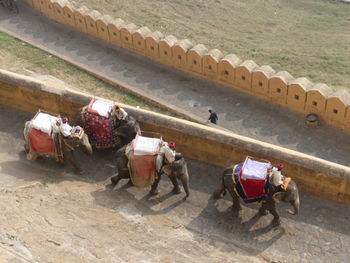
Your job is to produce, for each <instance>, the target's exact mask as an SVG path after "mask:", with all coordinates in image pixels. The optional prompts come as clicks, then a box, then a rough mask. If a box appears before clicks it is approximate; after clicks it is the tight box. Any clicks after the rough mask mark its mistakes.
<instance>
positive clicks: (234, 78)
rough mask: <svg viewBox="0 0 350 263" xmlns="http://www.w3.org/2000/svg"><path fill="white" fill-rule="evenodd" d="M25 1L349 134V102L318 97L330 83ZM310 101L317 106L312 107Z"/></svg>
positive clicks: (56, 1) (61, 6) (49, 2)
mask: <svg viewBox="0 0 350 263" xmlns="http://www.w3.org/2000/svg"><path fill="white" fill-rule="evenodd" d="M25 1H26V2H27V3H28V4H29V5H31V6H32V7H33V8H35V9H37V10H38V11H40V12H42V13H43V14H45V15H46V16H48V17H50V18H52V19H54V20H56V21H58V22H60V23H62V24H65V25H67V26H70V27H73V28H75V29H76V30H78V31H80V32H83V33H87V34H90V35H92V36H94V37H96V38H100V39H102V40H104V41H106V42H109V43H111V44H112V45H115V46H117V47H120V48H125V49H127V50H129V51H132V52H137V53H138V54H141V55H144V56H146V57H148V58H150V59H152V60H154V61H157V62H160V63H163V64H165V65H168V66H172V67H175V68H177V69H180V70H182V71H185V72H188V73H190V74H193V75H196V76H200V77H203V78H206V79H208V80H209V81H213V82H217V83H220V84H223V85H226V86H228V87H230V88H234V89H238V90H240V91H243V92H246V93H249V94H251V95H254V96H257V97H260V98H262V99H265V100H268V101H270V102H272V103H277V104H279V105H281V106H285V107H287V108H289V109H290V110H293V111H296V112H299V113H302V114H305V115H306V114H309V113H316V114H319V116H320V118H321V119H322V120H323V121H324V122H326V123H328V124H330V125H333V126H335V127H337V128H341V129H344V130H348V131H350V121H349V120H350V101H349V100H348V99H339V100H336V101H335V100H334V97H336V98H338V97H337V94H335V95H334V92H333V91H331V92H326V93H325V92H322V89H320V91H319V96H314V95H315V93H317V90H318V88H319V87H321V86H322V85H325V84H322V83H312V82H311V81H309V80H307V79H306V78H303V81H302V82H303V83H304V84H305V83H307V85H306V86H305V85H303V84H300V83H298V82H300V78H297V79H295V78H294V77H293V76H291V75H290V74H289V73H288V72H286V71H281V72H278V73H276V74H272V73H274V70H273V69H272V68H271V67H270V66H267V65H264V66H261V67H260V66H258V65H257V64H256V63H255V62H254V61H252V60H247V61H243V62H242V60H240V59H239V58H238V57H237V56H236V55H234V54H230V55H227V56H225V57H223V55H222V52H221V51H219V50H217V49H215V50H214V51H211V52H208V50H207V48H206V47H205V46H203V45H202V44H197V45H195V44H194V43H192V42H191V41H190V40H188V39H182V40H178V39H176V38H175V37H173V36H163V35H162V34H161V33H160V32H151V31H150V30H149V29H148V28H147V27H141V28H140V27H138V26H136V25H134V24H132V23H129V24H128V23H125V22H124V21H123V20H121V19H119V18H118V19H116V20H115V19H113V18H111V17H109V19H106V16H103V15H102V14H100V13H99V12H97V11H92V10H89V9H88V8H86V7H84V6H83V7H80V8H79V9H75V8H74V7H72V6H71V5H70V4H69V2H67V1H64V0H25ZM71 16H74V19H72V18H71ZM106 27H107V28H106ZM107 29H108V30H107ZM154 33H155V34H154ZM147 38H151V39H148V41H151V42H152V44H151V45H147V43H149V42H147ZM298 89H299V90H298ZM338 95H339V94H338ZM342 96H344V97H349V96H350V93H348V92H347V91H345V90H344V91H342ZM310 97H312V98H310ZM310 101H311V103H312V104H311V105H314V106H310V104H309V103H308V102H310ZM315 105H316V106H315Z"/></svg>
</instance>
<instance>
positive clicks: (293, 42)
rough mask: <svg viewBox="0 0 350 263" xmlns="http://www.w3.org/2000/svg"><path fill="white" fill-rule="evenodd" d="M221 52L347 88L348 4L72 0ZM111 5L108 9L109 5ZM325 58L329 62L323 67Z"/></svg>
mask: <svg viewBox="0 0 350 263" xmlns="http://www.w3.org/2000/svg"><path fill="white" fill-rule="evenodd" d="M72 2H73V3H74V4H75V5H77V6H81V5H86V6H88V7H89V8H90V9H95V10H98V11H100V12H101V13H103V14H109V15H111V16H113V17H120V18H122V19H124V20H125V21H127V22H133V23H135V24H138V25H139V26H148V27H149V28H150V29H151V30H159V31H161V32H162V33H163V34H165V35H169V34H172V35H175V36H176V37H177V38H179V39H181V38H190V39H192V40H193V42H195V43H202V44H205V45H207V46H208V47H209V48H219V49H220V50H221V51H222V52H223V53H224V54H228V53H234V54H236V55H238V56H239V57H241V58H242V59H243V60H248V59H253V60H254V61H255V62H256V63H257V64H259V65H266V64H267V65H270V66H272V67H273V68H274V69H275V70H276V71H280V70H287V71H289V72H290V73H291V74H292V75H293V76H295V77H303V76H308V77H310V78H311V80H313V81H315V82H316V81H321V82H324V83H326V84H328V85H330V86H335V88H340V87H343V88H347V89H350V78H349V76H348V72H349V70H350V34H349V30H350V5H349V4H344V3H342V2H340V1H335V0H259V1H257V0H234V1H232V0H214V1H213V0H201V1H199V0H171V1H170V0H134V1H124V0H114V1H112V2H111V1H109V0H100V1H98V2H96V1H92V0H72ZM111 5H112V7H111ZM325 60H326V61H328V63H325Z"/></svg>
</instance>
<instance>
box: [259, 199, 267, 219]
mask: <svg viewBox="0 0 350 263" xmlns="http://www.w3.org/2000/svg"><path fill="white" fill-rule="evenodd" d="M259 214H260V215H262V216H266V215H267V204H266V201H263V203H262V204H261V207H260V209H259Z"/></svg>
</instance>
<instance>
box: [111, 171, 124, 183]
mask: <svg viewBox="0 0 350 263" xmlns="http://www.w3.org/2000/svg"><path fill="white" fill-rule="evenodd" d="M121 179H122V178H121V177H120V176H119V173H118V174H117V175H114V176H112V177H111V182H112V185H113V186H116V185H117V184H118V182H119V181H120V180H121Z"/></svg>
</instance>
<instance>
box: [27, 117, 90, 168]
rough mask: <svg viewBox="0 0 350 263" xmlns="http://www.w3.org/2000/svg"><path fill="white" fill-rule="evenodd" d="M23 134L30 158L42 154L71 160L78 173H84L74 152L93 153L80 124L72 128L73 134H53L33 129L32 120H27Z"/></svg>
mask: <svg viewBox="0 0 350 263" xmlns="http://www.w3.org/2000/svg"><path fill="white" fill-rule="evenodd" d="M23 135H24V140H25V144H24V149H25V151H26V153H27V158H28V159H30V160H33V161H35V160H36V159H37V158H38V157H40V156H42V157H56V160H57V161H58V162H69V163H70V164H71V165H72V166H73V167H74V168H75V173H77V174H82V169H81V167H80V166H79V164H78V163H77V162H76V160H75V158H74V152H75V151H76V150H82V151H83V152H84V153H85V154H87V155H92V147H91V145H90V143H89V138H88V136H87V135H86V133H85V132H84V130H83V128H81V127H80V126H74V127H73V128H72V136H63V135H62V134H61V133H57V134H56V135H54V136H52V135H51V134H50V135H48V134H46V133H44V132H42V131H40V130H37V129H32V127H31V121H27V122H26V123H25V127H24V131H23Z"/></svg>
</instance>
